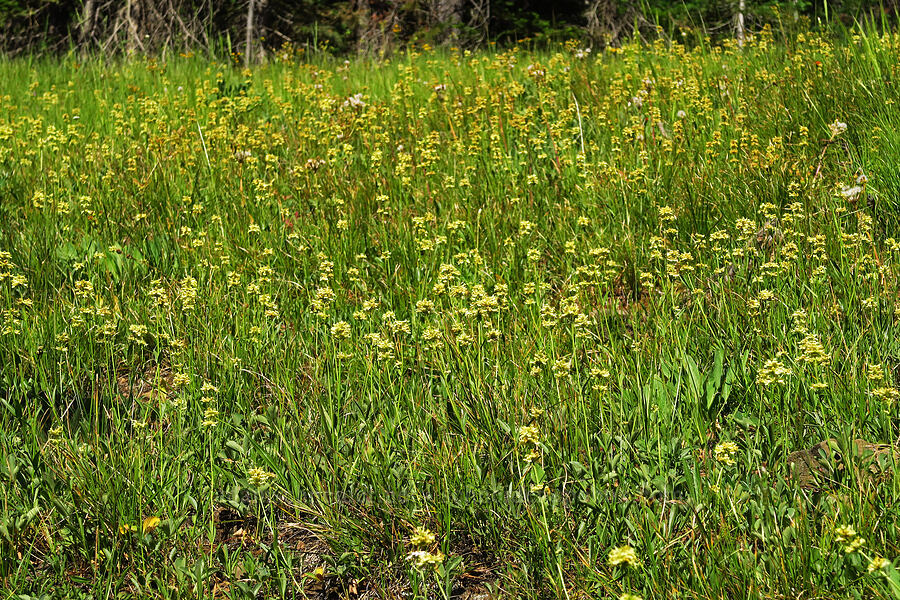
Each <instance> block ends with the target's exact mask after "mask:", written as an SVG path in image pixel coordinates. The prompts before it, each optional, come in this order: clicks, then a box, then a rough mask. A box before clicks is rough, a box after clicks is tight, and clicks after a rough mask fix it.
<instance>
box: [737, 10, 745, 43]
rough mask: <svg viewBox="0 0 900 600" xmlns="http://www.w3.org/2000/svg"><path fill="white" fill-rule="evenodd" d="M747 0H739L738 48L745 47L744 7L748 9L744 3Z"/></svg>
mask: <svg viewBox="0 0 900 600" xmlns="http://www.w3.org/2000/svg"><path fill="white" fill-rule="evenodd" d="M744 1H745V0H738V12H737V15H736V17H737V19H736V20H737V23H736V28H737V32H736V33H737V45H738V48H743V47H744V9H746V5H745V4H744Z"/></svg>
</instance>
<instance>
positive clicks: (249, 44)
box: [244, 0, 256, 67]
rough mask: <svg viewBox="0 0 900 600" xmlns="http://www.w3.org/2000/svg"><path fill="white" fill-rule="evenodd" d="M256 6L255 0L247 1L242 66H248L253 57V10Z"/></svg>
mask: <svg viewBox="0 0 900 600" xmlns="http://www.w3.org/2000/svg"><path fill="white" fill-rule="evenodd" d="M255 8H256V0H249V2H248V3H247V38H246V40H245V43H244V66H245V67H249V66H250V61H251V60H252V59H253V19H254V16H255V15H254V14H253V11H254V9H255Z"/></svg>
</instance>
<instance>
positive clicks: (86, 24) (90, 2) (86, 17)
mask: <svg viewBox="0 0 900 600" xmlns="http://www.w3.org/2000/svg"><path fill="white" fill-rule="evenodd" d="M93 37H94V0H85V3H84V8H83V9H82V11H81V27H80V29H79V32H78V43H79V44H81V45H82V46H84V45H85V44H87V43H88V40H89V38H93Z"/></svg>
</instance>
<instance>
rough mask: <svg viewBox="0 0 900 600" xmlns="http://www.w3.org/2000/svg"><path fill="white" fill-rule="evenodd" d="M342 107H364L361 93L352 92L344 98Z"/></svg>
mask: <svg viewBox="0 0 900 600" xmlns="http://www.w3.org/2000/svg"><path fill="white" fill-rule="evenodd" d="M343 106H344V108H347V107H350V108H365V106H366V103H365V102H364V101H363V99H362V94H353V95H352V96H350V97H348V98H347V99H346V100H344V105H343Z"/></svg>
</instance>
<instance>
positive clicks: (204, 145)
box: [197, 122, 212, 171]
mask: <svg viewBox="0 0 900 600" xmlns="http://www.w3.org/2000/svg"><path fill="white" fill-rule="evenodd" d="M197 132H198V133H200V143H201V144H203V156H205V157H206V168H207V169H209V170H210V171H211V170H212V166H211V165H210V164H209V153H208V152H207V151H206V140H204V139H203V130H202V129H200V123H199V122H197Z"/></svg>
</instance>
